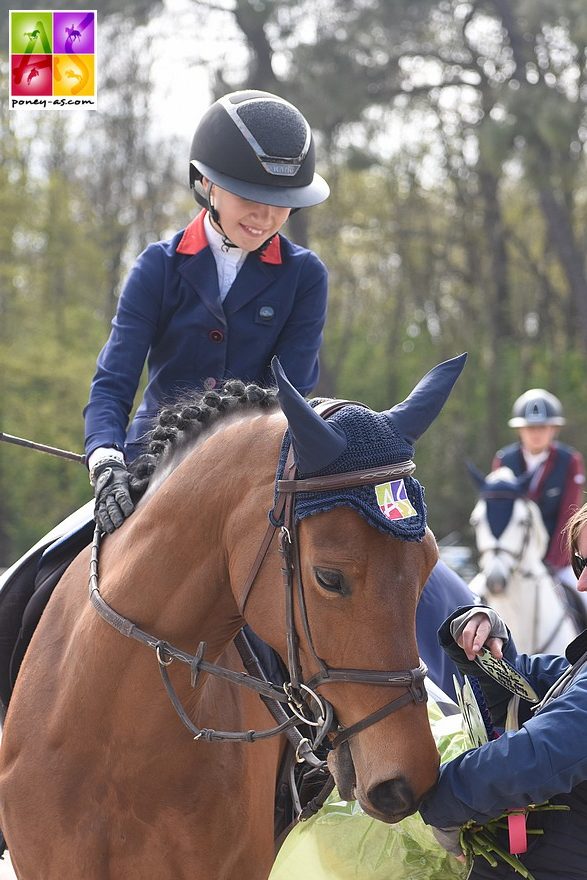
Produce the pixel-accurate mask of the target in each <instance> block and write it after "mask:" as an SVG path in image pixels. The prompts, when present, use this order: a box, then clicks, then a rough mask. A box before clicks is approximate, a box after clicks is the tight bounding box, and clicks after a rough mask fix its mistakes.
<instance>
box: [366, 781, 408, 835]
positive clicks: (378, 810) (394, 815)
mask: <svg viewBox="0 0 587 880" xmlns="http://www.w3.org/2000/svg"><path fill="white" fill-rule="evenodd" d="M367 797H368V802H367V803H361V807H362V808H363V810H364V811H365V812H366V813H367V814H368V815H370V816H372V817H373V818H374V819H379V820H380V821H381V822H387V823H389V824H390V825H392V824H394V823H395V822H400V821H401V820H402V819H405V818H406V816H409V815H411V814H412V813H414V812H415V811H416V809H417V807H418V804H417V802H416V800H415V798H414V793H413V791H412V789H411V787H410V786H409V785H408V783H407V781H406V780H405V779H404V777H403V776H398V777H397V778H396V779H388V780H386V781H385V782H380V783H379V784H378V785H375V786H374V787H373V788H372V789H371V790H370V791H369V792H368V795H367Z"/></svg>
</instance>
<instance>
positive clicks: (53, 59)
mask: <svg viewBox="0 0 587 880" xmlns="http://www.w3.org/2000/svg"><path fill="white" fill-rule="evenodd" d="M96 43H97V17H96V10H61V11H57V10H54V11H39V10H37V9H35V10H29V11H20V10H19V11H11V12H10V97H11V98H15V99H18V100H13V101H12V102H11V103H12V106H15V105H21V104H26V103H35V104H38V103H55V104H61V105H62V104H70V103H73V104H77V103H84V104H91V105H92V104H93V105H94V106H95V98H96ZM78 96H80V97H82V96H83V97H86V98H88V99H91V98H93V99H94V100H93V101H92V100H84V101H83V102H81V101H78V100H75V99H76V98H77V97H78ZM40 97H44V98H47V99H48V100H47V101H46V102H44V101H43V102H39V101H38V100H37V99H38V98H40ZM67 98H70V99H72V100H66V99H67ZM27 99H31V101H28V100H27ZM50 99H53V100H50Z"/></svg>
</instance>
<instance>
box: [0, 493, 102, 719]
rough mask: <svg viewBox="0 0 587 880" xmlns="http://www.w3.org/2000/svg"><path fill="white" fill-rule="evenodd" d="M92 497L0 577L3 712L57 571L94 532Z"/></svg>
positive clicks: (0, 707) (58, 575)
mask: <svg viewBox="0 0 587 880" xmlns="http://www.w3.org/2000/svg"><path fill="white" fill-rule="evenodd" d="M93 507H94V504H93V502H89V503H88V504H86V505H84V506H83V507H81V508H80V509H79V510H77V511H75V513H73V514H72V515H71V516H69V517H67V519H65V520H63V522H61V523H60V524H59V525H58V526H56V527H55V528H54V529H52V531H50V532H49V533H48V534H47V535H45V537H44V538H41V540H40V541H38V542H37V544H35V545H34V547H31V549H30V550H28V551H27V553H25V555H24V556H22V557H21V558H20V559H19V560H17V561H16V562H15V563H14V565H12V566H11V567H10V568H8V569H7V570H6V571H5V572H4V574H3V575H2V577H1V578H0V713H1V716H2V720H3V718H4V716H5V714H6V710H7V708H8V704H9V702H10V697H11V695H12V691H13V688H14V683H15V681H16V677H17V675H18V670H19V669H20V665H21V663H22V659H23V657H24V654H25V651H26V649H27V647H28V645H29V642H30V640H31V638H32V636H33V633H34V631H35V629H36V627H37V624H38V622H39V620H40V619H41V615H42V613H43V611H44V609H45V606H46V605H47V602H48V601H49V599H50V598H51V593H52V592H53V590H54V588H55V586H56V585H57V583H58V581H59V579H60V578H61V575H62V574H63V572H64V571H65V569H66V568H67V567H68V566H69V565H70V563H71V562H72V561H73V559H74V558H75V557H76V556H77V554H78V553H80V552H81V551H82V550H83V549H84V547H87V546H88V544H90V543H91V540H92V535H93V533H94V526H95V523H94V518H93Z"/></svg>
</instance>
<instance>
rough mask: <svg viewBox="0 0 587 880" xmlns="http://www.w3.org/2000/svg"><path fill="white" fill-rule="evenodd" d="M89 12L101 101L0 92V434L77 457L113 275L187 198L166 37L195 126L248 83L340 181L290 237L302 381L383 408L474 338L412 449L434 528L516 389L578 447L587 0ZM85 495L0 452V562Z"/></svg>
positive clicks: (1, 7) (181, 211)
mask: <svg viewBox="0 0 587 880" xmlns="http://www.w3.org/2000/svg"><path fill="white" fill-rule="evenodd" d="M35 5H36V6H38V7H39V8H46V4H43V3H37V4H35V3H33V4H32V5H31V4H28V5H27V6H26V8H27V9H30V8H34V7H35ZM94 7H95V8H97V9H98V16H99V26H100V52H101V54H100V66H99V76H100V79H99V110H98V111H97V112H94V113H89V112H88V113H87V115H83V114H84V111H82V110H77V112H76V113H75V114H74V113H72V112H70V113H69V114H66V113H65V112H63V113H59V112H58V111H56V110H54V111H53V112H51V113H49V112H47V111H45V112H44V113H43V112H39V113H38V114H33V113H32V112H29V113H28V114H27V115H26V117H25V116H24V115H22V114H20V113H19V114H16V113H15V112H13V111H10V110H9V109H8V106H7V105H8V101H7V99H3V100H2V102H1V104H0V216H1V217H2V222H1V223H0V383H1V389H0V390H1V395H0V429H1V430H4V431H6V432H8V433H13V434H18V435H21V436H27V437H30V438H33V439H37V440H39V441H41V442H45V443H51V444H54V445H59V446H65V447H67V448H73V449H77V450H79V449H81V445H82V439H83V438H82V420H81V410H82V408H83V406H84V404H85V401H86V397H87V391H88V387H89V382H90V379H91V376H92V373H93V369H94V364H95V359H96V356H97V353H98V350H99V348H100V347H101V345H102V344H103V342H104V341H105V338H106V335H107V332H108V322H109V320H110V317H111V316H112V313H113V311H114V309H115V307H116V298H117V296H118V293H119V291H120V286H121V283H122V281H123V279H124V275H125V273H126V271H127V270H128V268H129V266H130V264H131V263H132V261H133V260H134V258H135V256H136V255H137V253H138V252H139V251H140V250H141V249H142V248H143V247H144V246H145V245H146V244H147V242H149V241H151V240H154V239H156V238H159V237H166V236H167V235H169V234H171V233H172V232H174V231H175V230H177V229H179V228H181V227H182V226H184V225H185V224H186V223H187V222H188V221H189V219H190V218H191V216H192V215H193V213H194V209H195V206H194V204H193V201H192V200H191V196H190V194H189V192H188V191H187V155H188V150H189V139H188V138H185V139H183V140H182V139H180V140H179V142H178V138H177V132H173V131H166V130H165V128H164V127H163V126H161V124H159V121H158V120H159V118H160V116H161V110H162V108H161V106H160V105H159V104H158V103H157V97H156V95H155V94H154V78H156V76H157V70H158V69H159V68H158V67H157V65H158V64H159V63H160V61H158V59H160V57H161V52H162V49H161V46H162V41H163V40H165V46H166V49H165V51H167V52H169V51H173V46H174V41H175V40H177V41H179V40H180V37H181V39H182V40H184V45H185V41H187V44H188V46H189V53H188V56H189V57H187V59H186V71H189V70H192V71H193V69H194V68H196V67H199V68H200V69H201V71H202V81H203V82H206V83H207V86H206V88H207V91H208V92H209V93H208V94H207V95H206V96H205V97H206V100H205V101H204V102H202V100H201V98H202V96H201V95H197V96H195V95H194V91H193V87H192V86H189V87H188V85H187V84H186V80H184V78H183V77H178V79H177V82H175V83H174V88H175V89H176V90H177V93H178V94H179V95H181V96H182V98H183V100H182V103H181V107H182V109H181V113H183V114H184V115H185V119H186V120H187V123H188V127H189V129H190V131H191V130H192V129H193V128H194V127H195V125H196V123H197V113H195V112H194V110H193V109H192V108H193V107H194V106H195V104H196V103H198V102H196V100H195V97H197V98H198V99H199V104H198V106H201V105H203V106H205V105H206V104H207V103H208V99H209V100H213V98H214V97H216V96H217V95H219V94H221V93H223V92H225V91H228V90H231V89H236V88H240V87H254V88H262V89H268V90H270V91H275V92H277V93H278V94H281V95H283V96H284V97H286V98H289V99H290V100H292V101H294V102H295V103H297V104H298V105H299V106H300V107H301V108H302V110H303V111H304V112H305V114H306V115H307V117H308V119H309V120H310V122H311V124H312V126H313V127H314V129H315V131H316V134H317V140H318V153H319V156H320V171H321V172H322V173H323V174H324V176H326V178H327V179H328V180H329V182H330V184H331V188H332V196H331V198H330V200H329V201H328V202H326V203H325V204H324V205H323V206H321V207H319V208H317V209H314V210H313V211H311V212H306V213H305V214H304V212H300V214H297V215H295V217H294V218H293V220H292V222H291V223H290V234H291V235H292V237H293V238H295V239H296V240H298V241H300V242H303V243H308V244H309V245H310V246H311V247H313V248H314V249H315V250H316V251H317V252H318V253H319V254H320V255H321V256H322V258H323V259H324V261H325V262H326V263H327V265H328V267H329V270H330V279H331V293H330V310H329V318H328V326H327V332H326V339H325V345H324V349H323V355H322V377H321V380H320V385H319V388H318V389H317V393H320V394H322V395H333V396H340V397H350V398H357V399H360V400H363V401H365V402H366V403H368V404H370V405H371V406H373V407H376V408H379V409H383V408H387V407H389V406H391V405H393V404H394V403H396V402H397V401H398V400H400V399H401V398H402V397H404V396H405V394H406V393H407V392H408V391H409V390H410V389H411V387H412V386H413V384H414V382H415V381H416V380H417V379H418V378H419V377H420V376H421V375H423V373H425V372H426V371H427V370H428V369H429V368H430V367H432V366H433V365H434V364H435V363H437V362H438V361H440V360H443V359H444V358H447V357H451V356H452V355H454V354H457V353H458V352H460V351H464V350H467V351H469V354H470V357H469V363H468V366H467V368H466V370H465V372H464V374H463V376H462V377H461V379H460V380H459V383H458V385H457V387H456V389H455V393H454V395H453V397H452V399H451V400H450V401H449V404H448V406H447V408H446V410H445V412H444V413H443V414H442V415H441V417H440V419H439V421H438V423H437V425H436V426H435V427H434V428H433V429H431V431H430V432H429V434H428V435H427V436H426V437H424V438H423V439H422V442H421V444H420V446H419V451H418V457H417V463H418V476H419V477H420V479H421V481H422V482H423V483H424V485H425V486H426V489H427V501H428V506H429V512H430V521H431V525H432V528H433V529H434V530H435V532H436V534H437V537H438V538H443V537H444V536H445V535H446V534H448V533H449V532H452V531H457V532H459V533H461V534H462V535H463V536H465V538H466V537H467V535H468V529H467V521H468V515H469V512H470V510H471V508H472V506H473V502H474V490H473V488H472V487H470V486H469V483H468V481H467V477H466V471H465V467H464V462H465V459H466V458H472V459H473V460H474V461H475V462H476V464H477V465H478V466H479V467H480V468H481V469H488V468H489V464H490V461H491V457H492V454H493V452H494V451H495V449H497V447H498V446H499V445H502V444H503V443H505V442H506V441H508V440H509V439H510V438H512V439H513V432H512V431H511V430H510V429H508V428H507V424H506V423H507V418H508V414H509V410H510V408H511V404H512V402H513V400H514V399H515V397H516V396H517V395H518V394H519V393H521V392H522V391H523V390H525V389H526V388H529V387H532V386H544V387H547V388H548V389H550V390H551V391H553V392H554V393H555V394H557V395H558V396H559V397H560V398H561V399H562V401H563V404H564V406H565V409H566V412H567V417H568V422H569V424H568V426H567V427H566V428H565V429H563V435H562V439H563V440H567V441H568V442H570V443H572V444H573V445H576V446H577V447H578V448H579V449H581V450H582V451H583V452H584V453H587V446H586V444H585V443H584V442H583V438H584V437H585V436H586V434H587V389H586V381H585V379H586V375H587V372H586V368H587V275H586V273H587V267H586V261H585V253H586V244H587V173H586V172H587V162H586V154H585V142H586V140H587V114H586V112H585V108H586V101H585V99H586V97H587V86H586V75H587V68H586V45H587V8H586V7H585V3H584V2H583V0H558V2H557V3H556V4H555V3H554V2H553V0H477V2H457V0H411V2H408V0H394V2H388V0H312V2H309V0H295V2H294V0H222V2H220V0H218V2H215V0H185V2H184V3H183V5H181V6H179V5H178V4H177V0H174V2H172V0H168V2H167V3H162V2H157V3H152V2H150V0H134V2H131V3H124V2H123V3H122V4H118V5H117V6H116V8H114V4H111V3H110V2H105V3H98V4H94ZM11 8H14V6H11ZM23 8H24V7H23ZM7 9H8V5H7V4H6V3H5V2H4V0H3V2H1V3H0V21H1V22H3V23H4V25H3V26H6V25H7V22H8V13H7ZM6 43H7V41H6V38H5V39H4V41H3V43H2V45H6ZM177 45H178V46H179V42H178V44H177ZM178 51H179V50H178ZM6 64H7V59H6V58H5V57H0V69H1V71H2V76H3V77H4V79H5V78H6ZM2 90H3V94H4V95H6V94H7V88H6V84H5V83H4V84H3V86H2ZM89 497H90V492H89V487H88V484H87V475H86V474H85V472H84V470H83V468H76V466H75V465H73V464H70V463H67V462H62V461H59V460H57V459H55V460H52V459H50V458H48V457H47V456H43V455H41V454H38V453H33V452H30V451H27V450H22V449H16V448H14V449H13V448H9V447H7V446H6V445H5V444H2V446H1V447H0V565H7V564H9V563H10V562H11V561H12V560H13V559H14V558H16V556H17V555H18V554H19V553H20V552H22V551H23V550H25V549H26V548H27V547H28V546H29V545H30V544H31V543H33V542H34V540H36V539H37V538H38V537H40V535H41V534H42V533H43V532H44V531H46V530H47V529H48V528H50V527H51V526H52V525H54V524H55V523H56V522H57V521H58V520H59V519H60V518H62V517H63V516H64V515H66V514H67V513H69V512H70V511H71V510H72V509H74V508H75V507H76V506H77V505H79V504H80V503H82V502H83V501H85V500H88V499H89Z"/></svg>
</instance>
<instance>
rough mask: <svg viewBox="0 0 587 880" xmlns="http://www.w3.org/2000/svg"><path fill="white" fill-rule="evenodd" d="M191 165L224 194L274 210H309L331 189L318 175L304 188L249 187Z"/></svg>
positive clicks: (203, 167)
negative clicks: (271, 207)
mask: <svg viewBox="0 0 587 880" xmlns="http://www.w3.org/2000/svg"><path fill="white" fill-rule="evenodd" d="M192 164H193V165H195V167H196V168H197V169H198V171H199V172H200V174H202V175H203V176H204V177H207V178H208V180H211V181H212V183H215V184H216V185H217V186H219V187H221V188H222V189H225V190H227V192H230V193H233V194H234V195H235V196H240V198H241V199H248V200H249V201H250V202H258V203H259V204H261V205H273V206H274V207H276V208H311V207H313V206H314V205H319V204H320V203H321V202H324V201H326V199H327V198H328V196H329V195H330V187H329V186H328V184H327V183H326V181H325V180H324V178H323V177H320V175H319V174H314V177H313V180H312V182H311V183H309V184H308V185H307V186H266V185H264V184H261V183H248V182H247V181H246V180H236V179H235V178H234V177H230V176H229V175H228V174H222V173H221V172H220V171H215V170H214V168H210V166H209V165H205V164H204V163H203V162H199V161H197V160H192Z"/></svg>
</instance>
